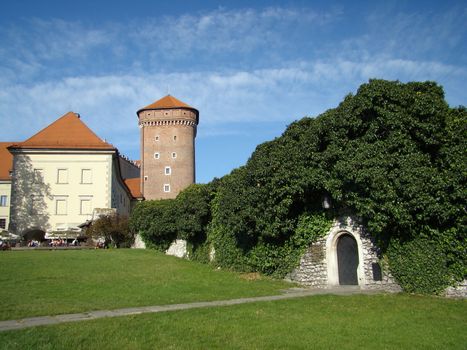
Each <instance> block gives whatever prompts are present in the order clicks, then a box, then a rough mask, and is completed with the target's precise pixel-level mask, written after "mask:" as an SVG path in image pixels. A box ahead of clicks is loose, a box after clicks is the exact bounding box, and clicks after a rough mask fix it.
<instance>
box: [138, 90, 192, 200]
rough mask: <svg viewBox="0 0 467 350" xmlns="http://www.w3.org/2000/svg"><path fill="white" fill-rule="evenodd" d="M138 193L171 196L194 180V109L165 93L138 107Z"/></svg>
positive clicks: (148, 197) (151, 195) (161, 197)
mask: <svg viewBox="0 0 467 350" xmlns="http://www.w3.org/2000/svg"><path fill="white" fill-rule="evenodd" d="M137 115H138V119H139V127H140V130H141V192H142V194H143V196H144V198H146V199H147V200H151V199H168V198H175V197H176V196H177V195H178V193H179V192H180V191H182V190H183V189H185V188H186V187H188V186H189V185H191V184H193V183H194V182H195V138H196V130H197V126H198V122H199V112H198V110H197V109H195V108H193V107H191V106H189V105H187V104H186V103H184V102H182V101H180V100H178V99H176V98H175V97H173V96H170V95H167V96H165V97H163V98H162V99H160V100H158V101H156V102H154V103H152V104H150V105H148V106H146V107H144V108H141V109H140V110H138V112H137Z"/></svg>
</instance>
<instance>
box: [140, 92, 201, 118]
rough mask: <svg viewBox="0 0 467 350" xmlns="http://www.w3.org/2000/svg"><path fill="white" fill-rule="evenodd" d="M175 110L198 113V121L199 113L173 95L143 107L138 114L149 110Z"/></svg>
mask: <svg viewBox="0 0 467 350" xmlns="http://www.w3.org/2000/svg"><path fill="white" fill-rule="evenodd" d="M173 108H186V109H191V110H192V111H194V112H195V113H196V119H198V116H199V112H198V110H197V109H196V108H193V107H191V106H190V105H187V104H186V103H185V102H182V101H180V100H179V99H178V98H175V97H173V96H171V95H167V96H165V97H162V98H161V99H160V100H157V101H156V102H154V103H151V104H150V105H148V106H146V107H143V108H141V109H139V110H138V112H136V114H139V112H141V111H147V110H154V109H173Z"/></svg>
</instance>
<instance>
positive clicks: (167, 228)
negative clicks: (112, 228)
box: [130, 185, 214, 259]
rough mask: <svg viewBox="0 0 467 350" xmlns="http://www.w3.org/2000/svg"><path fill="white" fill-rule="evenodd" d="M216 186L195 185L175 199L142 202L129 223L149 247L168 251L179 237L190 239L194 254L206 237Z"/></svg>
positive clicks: (137, 206)
mask: <svg viewBox="0 0 467 350" xmlns="http://www.w3.org/2000/svg"><path fill="white" fill-rule="evenodd" d="M213 186H214V185H192V186H190V187H188V188H187V189H185V190H184V191H183V192H181V193H180V194H179V195H178V196H177V198H176V199H167V200H158V201H145V202H140V203H138V204H137V205H136V207H135V209H134V210H133V212H132V215H131V221H130V227H131V228H132V229H133V230H134V231H135V232H138V233H139V234H140V235H141V237H142V239H143V240H144V242H145V243H146V245H147V246H148V247H151V248H156V249H158V250H161V251H165V250H167V249H168V248H169V246H170V244H171V242H173V241H174V240H175V239H177V238H179V239H185V240H187V241H189V242H190V243H191V250H192V252H191V253H192V254H194V253H195V251H196V250H197V249H198V247H199V246H201V245H203V244H204V242H205V241H206V229H207V226H208V223H209V222H210V220H211V209H210V201H211V196H212V193H211V188H212V187H213ZM196 256H199V254H197V255H196ZM199 258H200V259H202V258H201V256H199Z"/></svg>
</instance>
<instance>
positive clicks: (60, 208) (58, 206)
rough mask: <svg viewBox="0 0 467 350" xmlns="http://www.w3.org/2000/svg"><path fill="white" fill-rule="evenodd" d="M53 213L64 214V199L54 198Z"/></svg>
mask: <svg viewBox="0 0 467 350" xmlns="http://www.w3.org/2000/svg"><path fill="white" fill-rule="evenodd" d="M55 214H56V215H66V199H65V198H60V199H56V200H55Z"/></svg>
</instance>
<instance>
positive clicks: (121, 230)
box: [86, 214, 134, 248]
mask: <svg viewBox="0 0 467 350" xmlns="http://www.w3.org/2000/svg"><path fill="white" fill-rule="evenodd" d="M86 235H87V236H89V237H92V238H104V239H105V241H106V243H112V244H113V245H114V247H115V248H129V247H130V246H131V245H132V244H133V241H134V235H133V233H132V232H131V230H130V227H129V223H128V218H127V217H126V216H121V215H118V214H115V215H102V216H100V217H99V218H98V219H97V220H94V221H93V222H92V224H91V226H90V227H89V228H88V229H87V230H86Z"/></svg>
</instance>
